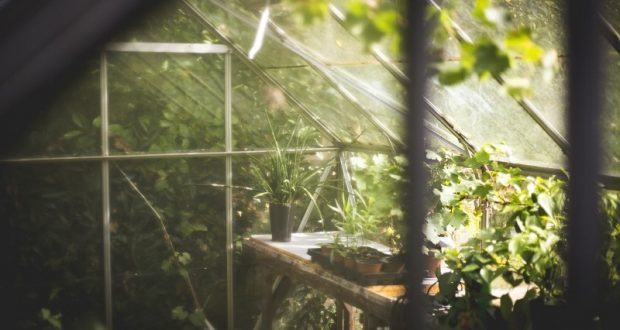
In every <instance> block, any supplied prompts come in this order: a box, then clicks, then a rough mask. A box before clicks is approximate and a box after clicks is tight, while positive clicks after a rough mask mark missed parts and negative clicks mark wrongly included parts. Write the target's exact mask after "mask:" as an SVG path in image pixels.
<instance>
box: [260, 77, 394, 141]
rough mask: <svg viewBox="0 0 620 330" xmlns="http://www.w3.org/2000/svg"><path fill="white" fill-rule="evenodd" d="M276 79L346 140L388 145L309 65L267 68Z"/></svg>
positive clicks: (375, 129) (370, 124) (369, 123)
mask: <svg viewBox="0 0 620 330" xmlns="http://www.w3.org/2000/svg"><path fill="white" fill-rule="evenodd" d="M268 72H269V73H271V74H272V75H273V76H274V77H275V78H276V79H278V80H279V81H280V82H282V84H283V85H284V88H286V89H287V90H289V91H291V92H292V93H293V94H294V95H295V96H296V97H297V98H298V99H299V100H300V101H301V102H302V103H303V104H305V105H306V106H308V107H309V109H310V110H311V111H312V112H314V113H315V114H317V115H318V116H319V118H320V119H321V120H322V122H323V123H325V125H326V126H327V127H329V128H330V129H331V130H332V131H334V132H336V134H337V135H338V136H340V137H341V139H342V140H343V141H344V142H346V143H355V142H357V143H361V144H368V145H389V144H388V142H387V140H386V138H385V136H384V135H383V134H382V133H381V131H379V129H378V128H376V127H375V126H374V125H373V124H372V123H371V122H370V121H369V120H368V119H367V118H366V117H364V115H363V114H362V113H361V112H360V111H359V110H357V109H355V106H354V105H353V104H352V103H351V102H349V101H348V100H347V99H346V98H345V97H344V96H343V95H342V94H340V93H339V92H338V91H337V90H336V89H335V88H333V87H331V86H330V85H329V84H328V83H327V82H326V81H325V80H324V78H323V77H321V76H319V75H318V74H317V73H316V72H315V71H314V70H313V69H311V68H309V67H299V68H287V69H270V70H268Z"/></svg>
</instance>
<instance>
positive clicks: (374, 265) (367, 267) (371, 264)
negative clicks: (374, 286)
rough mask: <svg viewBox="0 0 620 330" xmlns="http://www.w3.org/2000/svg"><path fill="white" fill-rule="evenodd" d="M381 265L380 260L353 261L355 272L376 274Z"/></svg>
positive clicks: (364, 259) (358, 259)
mask: <svg viewBox="0 0 620 330" xmlns="http://www.w3.org/2000/svg"><path fill="white" fill-rule="evenodd" d="M382 266H383V264H382V263H381V260H378V259H374V258H373V259H369V258H356V259H355V270H356V271H358V272H360V273H364V274H370V273H378V272H380V271H381V267H382Z"/></svg>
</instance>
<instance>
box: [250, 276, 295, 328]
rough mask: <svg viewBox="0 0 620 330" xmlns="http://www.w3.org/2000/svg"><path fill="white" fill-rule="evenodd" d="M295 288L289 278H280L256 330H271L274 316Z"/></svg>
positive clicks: (255, 325)
mask: <svg viewBox="0 0 620 330" xmlns="http://www.w3.org/2000/svg"><path fill="white" fill-rule="evenodd" d="M292 288H293V282H292V281H291V279H290V278H289V277H288V276H278V277H277V278H276V280H275V282H274V285H273V289H272V293H271V296H270V297H269V299H267V302H266V303H265V307H263V312H262V313H261V315H259V317H258V319H257V320H256V323H255V324H254V330H269V329H271V328H272V323H273V316H274V315H275V313H276V311H277V310H278V307H280V304H282V302H283V301H284V299H286V297H287V296H288V294H289V293H290V292H291V289H292Z"/></svg>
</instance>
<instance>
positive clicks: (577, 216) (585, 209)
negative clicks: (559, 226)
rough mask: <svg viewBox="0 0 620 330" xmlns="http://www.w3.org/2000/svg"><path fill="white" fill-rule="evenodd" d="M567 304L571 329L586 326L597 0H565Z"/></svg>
mask: <svg viewBox="0 0 620 330" xmlns="http://www.w3.org/2000/svg"><path fill="white" fill-rule="evenodd" d="M567 3H568V19H567V22H568V50H569V52H568V55H569V66H568V69H569V78H568V113H569V116H568V118H569V123H568V127H569V142H570V152H569V156H568V158H569V159H568V165H569V166H568V167H569V170H570V179H569V185H568V199H569V202H568V249H569V251H568V260H567V262H568V303H569V311H570V314H569V315H570V316H569V320H570V321H571V323H570V324H571V325H572V326H575V329H590V328H592V319H593V315H594V314H593V313H594V308H595V307H596V305H597V303H598V299H597V291H598V290H597V285H596V283H597V279H598V272H597V260H598V259H599V256H598V255H599V248H600V243H599V242H600V237H599V236H600V233H599V231H600V224H599V221H600V217H599V216H598V200H599V198H598V189H597V180H598V173H599V164H600V160H599V155H600V142H599V138H600V136H599V135H600V134H599V120H600V110H601V101H600V90H601V76H602V72H601V64H602V58H601V55H602V52H601V47H600V46H601V45H600V43H601V40H602V39H601V37H600V35H599V34H598V32H599V31H598V29H599V21H598V19H599V18H598V14H597V12H598V8H599V1H597V0H568V1H567Z"/></svg>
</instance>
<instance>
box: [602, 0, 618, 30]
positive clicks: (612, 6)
mask: <svg viewBox="0 0 620 330" xmlns="http://www.w3.org/2000/svg"><path fill="white" fill-rule="evenodd" d="M601 7H602V10H601V12H602V14H603V16H604V17H605V19H606V20H607V21H608V22H610V23H611V25H613V27H614V29H616V31H618V29H620V6H618V1H617V0H603V1H602V5H601Z"/></svg>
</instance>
